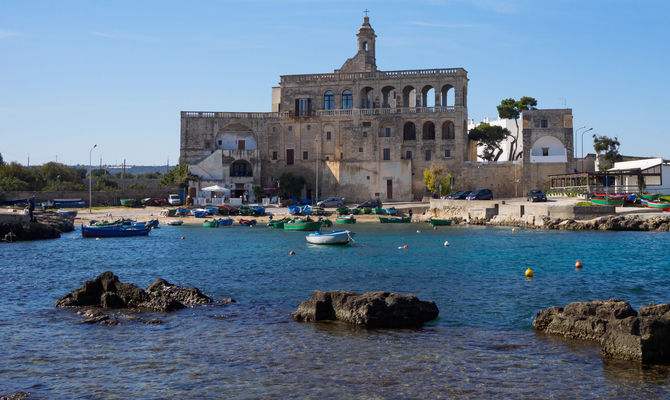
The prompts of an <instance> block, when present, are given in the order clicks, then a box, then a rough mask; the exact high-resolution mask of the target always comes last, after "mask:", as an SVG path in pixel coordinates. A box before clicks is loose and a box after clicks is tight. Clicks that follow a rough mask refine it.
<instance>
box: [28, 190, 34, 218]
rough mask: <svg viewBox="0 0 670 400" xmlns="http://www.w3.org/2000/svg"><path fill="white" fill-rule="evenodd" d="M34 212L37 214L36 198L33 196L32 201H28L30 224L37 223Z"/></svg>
mask: <svg viewBox="0 0 670 400" xmlns="http://www.w3.org/2000/svg"><path fill="white" fill-rule="evenodd" d="M33 212H35V196H32V197H30V199H28V216H29V217H30V222H35V217H34V216H33Z"/></svg>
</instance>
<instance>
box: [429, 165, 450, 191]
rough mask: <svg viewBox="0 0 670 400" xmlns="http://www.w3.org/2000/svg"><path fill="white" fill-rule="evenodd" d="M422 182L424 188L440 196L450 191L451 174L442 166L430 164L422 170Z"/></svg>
mask: <svg viewBox="0 0 670 400" xmlns="http://www.w3.org/2000/svg"><path fill="white" fill-rule="evenodd" d="M423 182H424V183H425V184H426V189H428V190H429V191H430V192H431V193H438V194H439V195H440V196H442V195H446V194H448V193H450V192H451V175H450V174H448V173H447V172H446V170H445V168H444V167H442V166H435V165H434V166H432V167H430V168H426V169H424V170H423Z"/></svg>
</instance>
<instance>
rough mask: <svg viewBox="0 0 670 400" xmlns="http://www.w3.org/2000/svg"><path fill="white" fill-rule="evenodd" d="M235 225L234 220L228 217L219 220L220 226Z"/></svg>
mask: <svg viewBox="0 0 670 400" xmlns="http://www.w3.org/2000/svg"><path fill="white" fill-rule="evenodd" d="M232 224H233V219H232V218H230V217H228V218H226V219H223V218H219V226H230V225H232Z"/></svg>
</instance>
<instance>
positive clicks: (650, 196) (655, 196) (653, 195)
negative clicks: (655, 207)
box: [640, 192, 661, 200]
mask: <svg viewBox="0 0 670 400" xmlns="http://www.w3.org/2000/svg"><path fill="white" fill-rule="evenodd" d="M640 197H641V198H643V199H645V200H658V199H659V198H660V197H661V194H660V193H649V192H642V193H640Z"/></svg>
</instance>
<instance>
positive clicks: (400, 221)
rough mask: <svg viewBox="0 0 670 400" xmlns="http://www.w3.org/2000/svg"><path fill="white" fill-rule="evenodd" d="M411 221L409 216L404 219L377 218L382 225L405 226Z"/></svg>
mask: <svg viewBox="0 0 670 400" xmlns="http://www.w3.org/2000/svg"><path fill="white" fill-rule="evenodd" d="M411 221H412V217H411V216H409V215H408V216H406V217H379V222H381V223H382V224H406V223H409V222H411Z"/></svg>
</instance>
